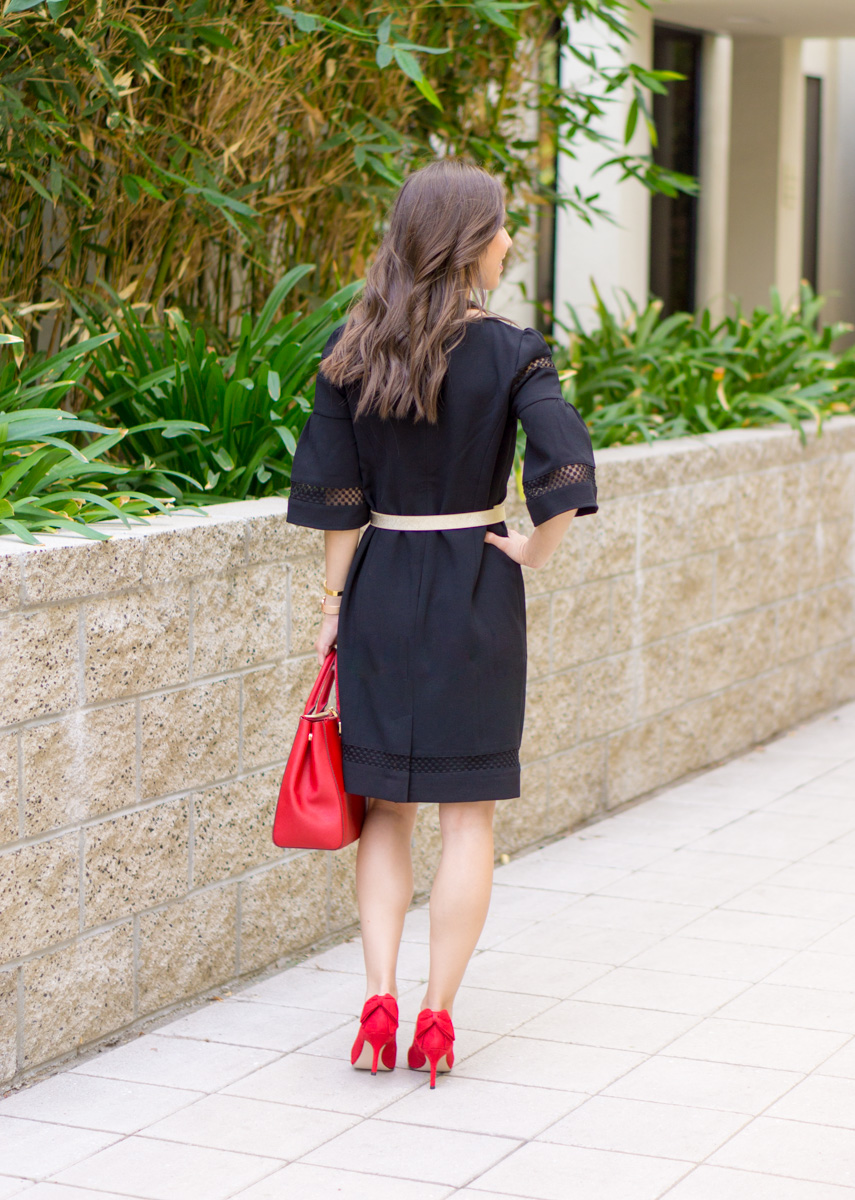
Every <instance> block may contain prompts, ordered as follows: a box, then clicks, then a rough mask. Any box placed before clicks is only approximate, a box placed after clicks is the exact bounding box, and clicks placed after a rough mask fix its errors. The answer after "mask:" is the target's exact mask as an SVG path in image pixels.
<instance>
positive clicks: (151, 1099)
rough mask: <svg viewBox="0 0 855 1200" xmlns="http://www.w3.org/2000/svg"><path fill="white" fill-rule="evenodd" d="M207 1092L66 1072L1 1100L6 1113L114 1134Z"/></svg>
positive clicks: (1, 1109)
mask: <svg viewBox="0 0 855 1200" xmlns="http://www.w3.org/2000/svg"><path fill="white" fill-rule="evenodd" d="M202 1094H203V1093H202V1092H191V1091H187V1090H186V1089H183V1088H173V1087H152V1086H151V1085H150V1084H146V1083H129V1082H128V1081H127V1080H119V1079H99V1078H97V1077H96V1076H94V1075H77V1074H75V1073H74V1072H71V1071H66V1072H64V1073H63V1074H61V1075H53V1076H51V1078H49V1079H44V1080H42V1081H41V1082H40V1083H38V1084H36V1085H34V1086H32V1087H28V1088H24V1089H23V1090H22V1091H20V1092H13V1093H12V1094H11V1095H10V1096H8V1097H7V1098H6V1099H5V1100H0V1115H2V1116H6V1117H26V1118H28V1119H29V1120H31V1121H49V1122H54V1123H56V1124H57V1125H76V1126H78V1127H80V1128H83V1129H102V1130H105V1131H106V1132H108V1133H135V1132H136V1131H137V1130H138V1129H142V1128H143V1127H144V1126H146V1125H150V1124H151V1122H152V1121H158V1120H160V1118H161V1117H165V1116H167V1115H168V1114H169V1113H172V1112H175V1111H176V1110H177V1109H179V1108H184V1106H185V1105H187V1104H192V1103H193V1101H194V1100H198V1099H199V1098H200V1097H201V1096H202Z"/></svg>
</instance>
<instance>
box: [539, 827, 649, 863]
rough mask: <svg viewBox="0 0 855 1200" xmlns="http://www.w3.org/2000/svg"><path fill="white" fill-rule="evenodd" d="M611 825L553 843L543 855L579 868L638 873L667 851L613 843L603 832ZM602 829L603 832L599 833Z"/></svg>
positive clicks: (544, 850)
mask: <svg viewBox="0 0 855 1200" xmlns="http://www.w3.org/2000/svg"><path fill="white" fill-rule="evenodd" d="M608 828H609V822H608V821H603V822H600V823H598V824H597V825H591V826H588V827H587V829H583V830H581V831H580V832H579V833H575V834H571V835H570V836H569V837H566V838H562V839H561V841H559V842H550V843H549V845H547V846H544V847H543V849H542V850H541V851H540V854H541V855H542V856H543V857H544V858H554V859H556V860H557V861H558V862H567V863H578V864H579V866H591V867H610V868H611V869H612V870H624V871H636V870H638V869H639V867H646V866H649V864H650V863H654V862H656V861H657V860H658V859H660V858H661V857H662V855H663V853H664V854H667V853H668V851H667V850H663V849H662V847H661V846H638V845H635V844H634V843H632V842H613V841H612V840H611V838H609V837H608V836H607V834H606V833H603V830H608ZM597 830H599V831H600V832H599V833H598V832H596V831H597Z"/></svg>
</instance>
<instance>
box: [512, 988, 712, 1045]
mask: <svg viewBox="0 0 855 1200" xmlns="http://www.w3.org/2000/svg"><path fill="white" fill-rule="evenodd" d="M697 1020H698V1018H697V1017H696V1016H689V1015H686V1014H684V1013H667V1012H655V1011H654V1010H653V1009H647V1008H627V1007H625V1006H624V1005H618V1004H590V1003H585V1002H583V1001H581V1000H562V1001H561V1002H560V1003H559V1004H556V1005H555V1006H554V1007H552V1008H550V1009H549V1010H548V1011H547V1012H545V1013H542V1014H541V1015H540V1016H539V1017H535V1018H534V1019H533V1020H531V1021H526V1023H525V1024H524V1025H521V1026H520V1027H519V1029H517V1031H516V1033H517V1036H518V1037H532V1038H537V1039H539V1040H542V1041H547V1042H573V1043H574V1044H576V1045H580V1046H608V1047H610V1048H611V1049H613V1050H638V1051H641V1052H643V1053H646V1054H655V1053H656V1051H657V1050H661V1049H662V1047H663V1046H667V1045H668V1043H669V1042H671V1041H673V1040H674V1038H676V1037H679V1036H680V1034H682V1033H685V1032H686V1030H687V1029H689V1028H691V1026H692V1025H694V1024H695V1023H696V1022H697Z"/></svg>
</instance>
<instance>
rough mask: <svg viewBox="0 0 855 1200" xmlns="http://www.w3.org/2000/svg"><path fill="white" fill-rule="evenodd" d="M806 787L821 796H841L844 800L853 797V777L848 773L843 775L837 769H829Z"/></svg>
mask: <svg viewBox="0 0 855 1200" xmlns="http://www.w3.org/2000/svg"><path fill="white" fill-rule="evenodd" d="M805 787H806V788H809V789H810V791H812V792H816V793H817V794H818V795H821V796H840V797H842V798H843V799H844V800H851V798H852V778H851V776H849V775H848V773H847V774H846V775H842V774H838V772H837V771H829V772H828V774H827V775H823V776H822V777H821V778H819V779H815V780H813V781H812V782H811V783H809V784H806V785H805Z"/></svg>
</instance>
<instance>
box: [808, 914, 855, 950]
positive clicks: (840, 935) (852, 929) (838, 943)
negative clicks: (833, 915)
mask: <svg viewBox="0 0 855 1200" xmlns="http://www.w3.org/2000/svg"><path fill="white" fill-rule="evenodd" d="M811 951H812V952H814V953H816V954H846V955H849V956H850V957H851V956H852V955H853V954H855V919H852V918H850V919H849V920H848V921H844V923H843V924H842V925H839V926H838V927H837V929H835V930H833V931H832V932H831V933H827V934H826V935H825V937H821V938H820V939H819V941H818V942H814V944H813V945H812V946H811Z"/></svg>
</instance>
